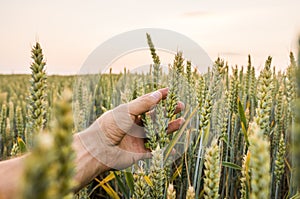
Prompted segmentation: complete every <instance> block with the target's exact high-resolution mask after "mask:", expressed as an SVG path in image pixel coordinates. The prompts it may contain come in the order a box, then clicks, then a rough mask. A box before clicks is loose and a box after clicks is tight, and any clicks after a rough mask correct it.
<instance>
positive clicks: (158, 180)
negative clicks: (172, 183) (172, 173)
mask: <svg viewBox="0 0 300 199" xmlns="http://www.w3.org/2000/svg"><path fill="white" fill-rule="evenodd" d="M151 153H152V160H151V166H150V174H149V177H150V180H151V182H152V186H151V187H150V192H149V195H150V198H157V199H162V198H164V185H165V178H166V176H165V170H164V165H163V150H162V149H161V148H160V147H159V145H158V146H157V147H156V149H155V150H154V151H152V152H151Z"/></svg>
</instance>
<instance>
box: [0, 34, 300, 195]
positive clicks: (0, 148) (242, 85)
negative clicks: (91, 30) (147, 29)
mask: <svg viewBox="0 0 300 199" xmlns="http://www.w3.org/2000/svg"><path fill="white" fill-rule="evenodd" d="M148 43H149V47H150V52H149V53H151V56H152V58H153V64H152V65H151V66H149V72H148V73H147V74H132V73H130V71H128V70H126V69H124V72H123V73H120V74H112V73H108V74H102V75H100V74H99V75H97V74H96V75H86V76H80V77H78V76H47V74H46V71H45V64H46V63H45V62H44V58H43V52H42V49H41V46H40V45H39V44H38V43H37V44H36V45H35V46H34V47H33V49H32V65H31V70H32V74H31V75H0V106H1V107H0V160H5V159H10V158H12V157H16V156H20V155H22V154H24V153H27V151H29V150H30V151H31V155H30V157H29V158H28V161H26V171H25V174H24V177H23V179H22V180H21V181H22V182H23V185H22V187H23V188H22V193H20V196H21V198H26V199H29V198H30V199H32V198H125V199H130V198H168V199H173V198H188V199H192V198H227V199H228V198H251V199H252V198H300V195H299V194H297V193H298V192H297V191H298V190H299V182H300V178H299V177H298V176H297V169H298V167H297V166H296V165H297V161H299V158H296V157H298V156H297V155H298V154H299V148H300V147H299V142H298V140H299V134H300V133H299V130H298V129H299V127H298V124H299V115H298V114H299V108H300V106H299V102H298V101H297V96H299V94H298V93H297V92H299V89H297V85H298V84H299V82H298V84H297V81H299V80H300V76H299V75H298V78H296V73H297V70H298V69H297V65H298V64H297V61H296V59H295V57H294V55H293V53H290V64H289V65H288V66H286V70H285V71H277V70H276V68H275V67H274V66H273V65H272V57H268V58H267V59H266V62H265V65H264V67H263V69H262V70H261V71H257V70H255V66H253V65H252V64H251V57H250V55H249V57H248V63H245V64H246V66H245V67H242V66H234V67H232V66H228V65H227V64H226V62H225V61H224V60H222V59H221V58H218V59H217V60H216V61H215V62H214V65H213V67H212V68H208V70H207V72H206V73H204V74H199V73H198V72H197V71H196V70H194V68H193V67H192V64H191V62H190V61H189V60H184V58H183V54H184V52H178V53H177V54H176V55H175V57H174V62H173V63H170V66H169V73H168V74H164V73H162V70H161V66H160V59H159V55H157V54H156V51H155V48H154V45H153V43H152V41H151V39H150V37H148ZM298 60H299V59H298ZM163 87H169V94H168V97H167V98H166V99H165V100H163V101H162V102H161V103H159V104H158V105H157V106H156V107H155V117H154V118H151V117H149V116H148V115H143V121H144V127H145V130H146V132H147V134H146V135H147V138H148V141H147V143H146V147H148V148H149V149H151V150H152V154H153V157H152V158H151V159H149V160H144V161H139V162H138V163H137V164H135V165H133V166H132V167H130V168H127V169H125V170H122V171H110V172H106V173H103V174H101V175H100V176H98V177H97V178H96V179H95V180H94V181H93V182H91V183H90V184H89V185H88V186H87V187H86V188H84V189H82V190H81V191H79V193H77V194H73V193H70V189H71V188H72V186H73V183H74V182H73V181H72V176H73V174H74V165H73V159H74V154H73V151H72V147H71V142H72V133H76V132H79V131H81V130H83V129H85V128H87V127H88V126H89V125H90V124H91V123H92V122H93V121H95V119H96V118H98V117H99V116H101V114H103V113H104V112H105V111H107V110H110V109H112V108H114V107H117V106H118V105H119V104H122V103H127V102H129V101H131V100H132V99H135V98H137V97H139V96H141V95H143V94H146V93H149V92H152V91H155V90H157V89H158V88H163ZM177 101H182V102H183V103H184V104H185V110H184V111H182V112H181V113H178V114H175V113H174V110H175V107H176V105H177ZM164 110H165V112H164ZM178 117H184V118H185V123H184V124H183V125H182V127H181V128H180V129H179V130H178V131H177V132H175V133H174V134H173V135H167V133H166V126H167V124H168V122H170V121H172V120H174V119H176V118H178ZM44 132H46V133H44ZM49 137H50V138H51V139H52V140H53V143H52V144H49V143H48V142H47V140H49ZM294 143H298V144H294ZM174 149H175V150H174ZM174 151H175V152H174ZM293 152H294V153H293ZM49 165H51V166H49ZM297 179H298V180H297Z"/></svg>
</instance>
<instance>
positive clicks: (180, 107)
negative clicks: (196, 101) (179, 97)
mask: <svg viewBox="0 0 300 199" xmlns="http://www.w3.org/2000/svg"><path fill="white" fill-rule="evenodd" d="M184 108H185V105H184V103H183V102H180V101H179V102H177V106H176V108H175V112H174V113H175V114H177V113H180V112H181V111H183V110H184Z"/></svg>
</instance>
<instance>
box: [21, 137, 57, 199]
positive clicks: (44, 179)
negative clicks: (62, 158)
mask: <svg viewBox="0 0 300 199" xmlns="http://www.w3.org/2000/svg"><path fill="white" fill-rule="evenodd" d="M35 140H36V141H35V146H34V147H33V149H32V151H31V154H30V156H28V158H27V159H26V161H25V170H24V174H23V180H22V193H21V194H20V198H22V199H40V198H53V197H55V196H56V192H57V189H56V186H55V180H56V179H55V176H56V173H57V164H55V154H53V153H52V152H51V150H52V149H53V142H54V140H53V136H51V135H50V134H39V135H38V136H37V137H36V138H35ZM49 165H51V166H49Z"/></svg>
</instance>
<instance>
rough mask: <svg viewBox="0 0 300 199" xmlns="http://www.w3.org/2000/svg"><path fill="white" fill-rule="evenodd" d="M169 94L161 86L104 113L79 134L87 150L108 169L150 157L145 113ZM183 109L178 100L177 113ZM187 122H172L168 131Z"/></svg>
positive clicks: (121, 167)
mask: <svg viewBox="0 0 300 199" xmlns="http://www.w3.org/2000/svg"><path fill="white" fill-rule="evenodd" d="M167 94H168V89H167V88H164V89H160V90H158V91H155V92H153V93H149V94H146V95H143V96H141V97H139V98H137V99H135V100H133V101H131V102H129V103H127V104H122V105H120V106H118V107H116V108H114V109H113V110H110V111H108V112H106V113H104V114H103V115H102V116H101V117H100V118H98V119H97V120H96V121H95V122H94V123H93V124H92V125H91V126H90V127H89V128H88V129H86V130H85V131H83V132H81V133H80V134H79V137H80V139H81V142H82V144H83V145H84V147H85V149H86V150H87V151H89V153H90V154H91V155H92V156H93V157H94V158H96V159H97V160H98V161H99V162H100V163H101V164H102V165H104V166H105V167H106V169H110V168H113V169H123V168H126V167H128V166H130V165H132V164H133V163H134V162H136V161H138V160H140V159H144V158H150V157H151V153H150V151H149V150H148V149H146V148H145V145H144V143H145V138H146V133H145V130H144V128H143V127H142V121H141V114H143V113H145V112H147V111H149V110H151V109H152V108H153V107H155V105H156V104H157V103H159V102H160V101H161V100H162V99H165V98H166V97H167ZM183 109H184V105H183V103H182V102H178V104H177V107H176V110H175V113H178V112H180V111H182V110H183ZM183 122H184V119H183V118H178V119H176V120H174V121H171V122H170V123H169V124H168V129H167V132H168V133H172V132H174V131H176V130H177V129H179V128H180V126H181V125H182V124H183Z"/></svg>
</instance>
